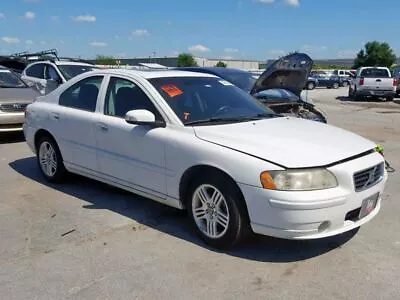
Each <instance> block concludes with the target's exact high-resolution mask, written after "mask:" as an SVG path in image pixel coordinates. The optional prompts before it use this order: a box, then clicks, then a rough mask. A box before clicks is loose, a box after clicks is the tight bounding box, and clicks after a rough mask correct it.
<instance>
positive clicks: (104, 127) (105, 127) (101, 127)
mask: <svg viewBox="0 0 400 300" xmlns="http://www.w3.org/2000/svg"><path fill="white" fill-rule="evenodd" d="M98 125H99V127H100V129H101V130H102V131H108V126H107V125H106V124H104V123H98Z"/></svg>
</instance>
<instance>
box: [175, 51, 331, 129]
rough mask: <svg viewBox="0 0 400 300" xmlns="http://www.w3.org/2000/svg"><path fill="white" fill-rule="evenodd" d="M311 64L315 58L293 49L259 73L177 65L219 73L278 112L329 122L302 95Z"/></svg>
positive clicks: (184, 68) (187, 68)
mask: <svg viewBox="0 0 400 300" xmlns="http://www.w3.org/2000/svg"><path fill="white" fill-rule="evenodd" d="M312 65H313V60H312V59H311V58H310V57H309V56H308V55H307V54H305V53H293V54H290V55H287V56H285V57H282V58H280V59H277V60H276V61H275V62H273V63H272V64H271V65H269V66H268V67H267V68H266V70H265V71H264V72H263V73H262V74H261V75H260V76H255V75H254V74H253V73H251V72H248V71H244V70H240V69H234V68H223V67H179V68H176V69H177V70H182V71H184V70H186V71H191V72H200V73H208V74H213V75H216V76H219V77H221V78H223V79H225V80H227V81H229V82H231V83H233V84H234V85H236V86H237V87H239V88H241V89H242V90H244V91H246V92H248V93H250V94H251V95H252V96H253V97H254V98H256V99H258V100H259V101H261V102H262V103H263V104H264V105H266V106H267V107H269V108H271V109H272V110H273V111H274V112H276V113H279V114H282V115H289V116H295V117H299V118H303V119H309V120H314V121H319V122H323V123H326V122H327V119H326V116H325V115H324V113H323V112H322V111H321V110H320V109H318V108H316V107H315V105H314V104H312V103H310V102H308V101H305V100H304V99H303V97H302V91H303V89H304V87H305V86H306V83H307V78H308V75H309V73H310V71H311V68H312Z"/></svg>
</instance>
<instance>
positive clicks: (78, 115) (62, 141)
mask: <svg viewBox="0 0 400 300" xmlns="http://www.w3.org/2000/svg"><path fill="white" fill-rule="evenodd" d="M102 80H103V76H91V77H88V78H86V79H83V80H81V81H79V82H78V83H76V84H74V85H73V86H71V87H70V88H68V89H67V90H65V91H64V92H63V93H62V94H61V95H60V98H59V105H58V106H55V107H54V109H53V111H51V112H50V118H51V120H52V122H53V125H54V126H52V128H54V129H55V131H56V137H57V140H58V143H59V146H60V151H61V153H62V155H63V159H64V161H66V162H68V163H70V164H73V165H76V166H79V167H82V168H86V169H90V170H93V171H97V170H98V163H97V152H96V136H95V132H94V124H95V121H96V120H97V118H96V116H95V110H96V104H97V98H98V95H99V91H100V86H101V83H102Z"/></svg>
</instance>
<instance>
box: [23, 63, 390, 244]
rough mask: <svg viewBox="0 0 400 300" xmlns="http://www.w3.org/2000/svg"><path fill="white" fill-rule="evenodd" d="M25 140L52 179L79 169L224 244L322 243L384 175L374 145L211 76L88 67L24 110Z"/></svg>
mask: <svg viewBox="0 0 400 300" xmlns="http://www.w3.org/2000/svg"><path fill="white" fill-rule="evenodd" d="M258 92H262V87H260V88H259V90H258ZM24 133H25V137H26V141H27V144H28V145H29V147H30V148H31V149H32V151H33V152H34V153H36V155H37V161H38V167H39V169H40V170H41V172H42V174H43V176H44V177H45V178H46V179H47V180H49V181H51V182H60V181H62V180H63V179H64V178H65V176H66V174H67V172H72V173H77V174H81V175H83V176H87V177H90V178H93V179H95V180H98V181H102V182H105V183H108V184H110V185H114V186H117V187H120V188H122V189H126V190H128V191H131V192H133V193H136V194H139V195H142V196H145V197H148V198H150V199H153V200H155V201H159V202H161V203H164V204H166V205H170V206H172V207H176V208H178V209H186V210H187V212H188V214H189V217H190V219H191V222H192V224H193V226H194V228H195V230H196V232H197V233H198V234H199V236H200V237H201V238H202V239H203V240H204V241H206V242H207V243H208V244H209V245H211V246H213V247H218V248H220V247H229V246H231V245H233V244H236V243H238V242H239V241H241V240H243V238H245V237H246V235H247V233H248V232H250V231H251V230H252V231H253V232H255V233H259V234H263V235H270V236H276V237H281V238H287V239H315V238H323V237H328V236H333V235H337V234H340V233H343V232H346V231H349V230H352V229H354V228H358V227H360V226H361V225H363V224H365V223H367V222H369V221H370V220H372V219H373V218H374V217H375V216H376V215H377V213H378V212H379V210H380V206H381V199H382V196H381V195H382V192H383V190H384V186H385V182H386V180H387V171H386V170H385V162H384V158H383V156H382V155H381V154H379V153H378V152H377V151H376V146H377V145H376V144H375V143H373V142H372V141H369V140H367V139H365V138H363V137H361V136H358V135H356V134H354V133H351V132H348V131H345V130H343V129H340V128H337V127H334V126H331V125H327V124H321V123H319V122H310V121H307V120H304V119H300V118H292V117H283V116H280V115H277V114H276V113H274V112H273V111H272V110H271V109H269V108H267V107H266V106H264V105H262V104H261V103H259V102H258V101H254V98H253V97H252V96H251V95H249V93H246V92H244V91H243V90H241V89H240V88H238V87H236V86H235V85H233V84H232V83H230V82H228V81H226V80H224V79H221V78H220V77H217V76H214V75H211V74H204V73H201V74H200V73H195V72H184V71H170V70H169V71H158V72H155V71H150V72H146V71H133V70H121V69H116V70H95V71H91V72H87V73H84V74H81V75H79V76H76V77H74V78H72V79H71V80H69V81H68V82H66V83H65V84H63V85H61V86H59V87H58V88H57V89H56V90H54V91H53V92H51V93H49V94H48V95H45V96H42V97H39V98H38V99H37V100H36V101H35V102H34V103H32V104H30V105H28V107H27V109H26V121H25V124H24ZM110 201H112V199H110Z"/></svg>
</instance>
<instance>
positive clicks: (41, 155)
mask: <svg viewBox="0 0 400 300" xmlns="http://www.w3.org/2000/svg"><path fill="white" fill-rule="evenodd" d="M37 161H38V164H39V167H40V170H41V172H42V174H43V176H44V177H45V178H46V179H47V180H48V181H50V182H60V181H62V180H63V179H64V178H65V175H66V173H67V171H66V169H65V167H64V163H63V159H62V157H61V153H60V150H59V149H58V146H57V143H56V142H55V141H54V140H53V139H52V138H50V137H48V136H43V137H41V138H40V141H39V143H38V151H37Z"/></svg>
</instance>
